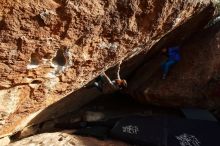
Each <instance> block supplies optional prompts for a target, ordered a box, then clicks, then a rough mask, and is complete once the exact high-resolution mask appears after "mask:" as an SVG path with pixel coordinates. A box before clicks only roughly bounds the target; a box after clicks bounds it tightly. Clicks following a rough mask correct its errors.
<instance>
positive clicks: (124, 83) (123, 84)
mask: <svg viewBox="0 0 220 146" xmlns="http://www.w3.org/2000/svg"><path fill="white" fill-rule="evenodd" d="M115 83H116V85H117V86H118V87H119V88H120V89H124V88H126V87H127V86H128V85H127V81H126V80H120V79H117V80H115Z"/></svg>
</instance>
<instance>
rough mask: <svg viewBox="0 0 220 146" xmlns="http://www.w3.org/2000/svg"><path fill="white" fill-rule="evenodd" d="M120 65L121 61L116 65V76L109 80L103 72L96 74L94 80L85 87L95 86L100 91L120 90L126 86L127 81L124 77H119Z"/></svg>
mask: <svg viewBox="0 0 220 146" xmlns="http://www.w3.org/2000/svg"><path fill="white" fill-rule="evenodd" d="M120 65H121V62H120V63H119V64H118V65H117V78H116V79H114V80H111V79H110V78H109V77H108V76H107V75H106V74H105V72H104V73H103V74H102V75H100V76H98V77H97V79H96V81H95V82H94V83H93V84H92V85H91V86H87V87H96V88H97V89H98V90H99V91H101V92H105V93H107V92H111V93H112V92H114V91H118V90H122V89H124V88H126V87H127V82H126V80H124V79H121V78H120Z"/></svg>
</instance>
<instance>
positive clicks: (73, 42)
mask: <svg viewBox="0 0 220 146" xmlns="http://www.w3.org/2000/svg"><path fill="white" fill-rule="evenodd" d="M209 4H210V2H209V1H207V0H197V1H185V0H173V1H169V0H164V1H161V0H150V1H149V0H136V1H134V0H123V1H122V0H118V1H116V0H107V1H106V0H82V1H75V0H74V1H68V3H64V2H61V1H59V0H56V1H53V0H47V1H41V0H29V1H21V0H16V1H14V0H2V1H1V2H0V9H1V13H0V42H1V43H0V52H1V54H0V60H1V61H0V79H1V81H0V95H1V98H0V124H1V125H0V137H2V136H4V135H10V134H12V133H14V132H15V131H18V130H20V129H22V128H23V127H24V126H26V125H27V124H28V122H29V121H30V120H31V119H33V118H34V117H35V116H36V115H38V114H39V113H40V112H41V111H42V110H43V109H45V108H46V107H48V106H49V105H51V104H53V103H56V102H57V101H59V100H60V99H62V98H63V97H65V96H66V95H68V94H70V93H71V92H73V91H76V90H77V89H79V88H81V87H82V86H83V85H85V84H86V83H88V82H89V81H90V80H92V79H94V78H95V77H96V76H97V75H98V74H100V73H101V72H102V71H104V70H107V69H108V68H110V67H112V66H114V65H115V64H116V63H117V62H118V61H119V60H124V59H127V58H129V57H131V56H134V55H136V54H138V53H139V52H141V51H143V50H144V49H145V50H146V51H147V50H149V49H150V48H151V46H153V45H154V44H155V43H156V42H157V41H159V40H160V39H161V38H162V37H163V36H164V35H166V34H167V33H168V32H170V31H172V30H173V29H174V28H176V27H177V26H179V25H181V24H183V23H184V22H185V21H187V20H188V19H189V18H190V17H191V16H192V15H194V14H197V13H199V12H201V10H203V9H204V8H206V7H207V6H208V5H209ZM143 46H144V47H143ZM87 96H88V95H87ZM91 96H93V95H91ZM89 99H91V98H88V100H89ZM84 100H86V99H84ZM71 104H72V105H73V106H74V105H75V106H76V105H78V104H80V102H79V101H77V99H75V102H74V103H71ZM64 106H65V105H64ZM46 118H49V117H48V115H47V116H46Z"/></svg>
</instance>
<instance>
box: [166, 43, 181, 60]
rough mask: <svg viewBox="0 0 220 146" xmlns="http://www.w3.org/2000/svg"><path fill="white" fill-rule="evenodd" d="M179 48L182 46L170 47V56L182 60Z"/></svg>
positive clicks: (172, 58)
mask: <svg viewBox="0 0 220 146" xmlns="http://www.w3.org/2000/svg"><path fill="white" fill-rule="evenodd" d="M179 50H180V48H179V47H178V46H177V47H171V48H168V58H169V59H170V60H174V61H180V53H179Z"/></svg>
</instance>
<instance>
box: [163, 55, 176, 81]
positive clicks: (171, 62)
mask: <svg viewBox="0 0 220 146" xmlns="http://www.w3.org/2000/svg"><path fill="white" fill-rule="evenodd" d="M176 63H177V61H175V60H170V59H168V60H167V61H166V62H165V63H163V64H162V69H163V77H162V79H166V77H167V74H168V73H169V70H170V68H171V67H172V66H173V65H174V64H176Z"/></svg>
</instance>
